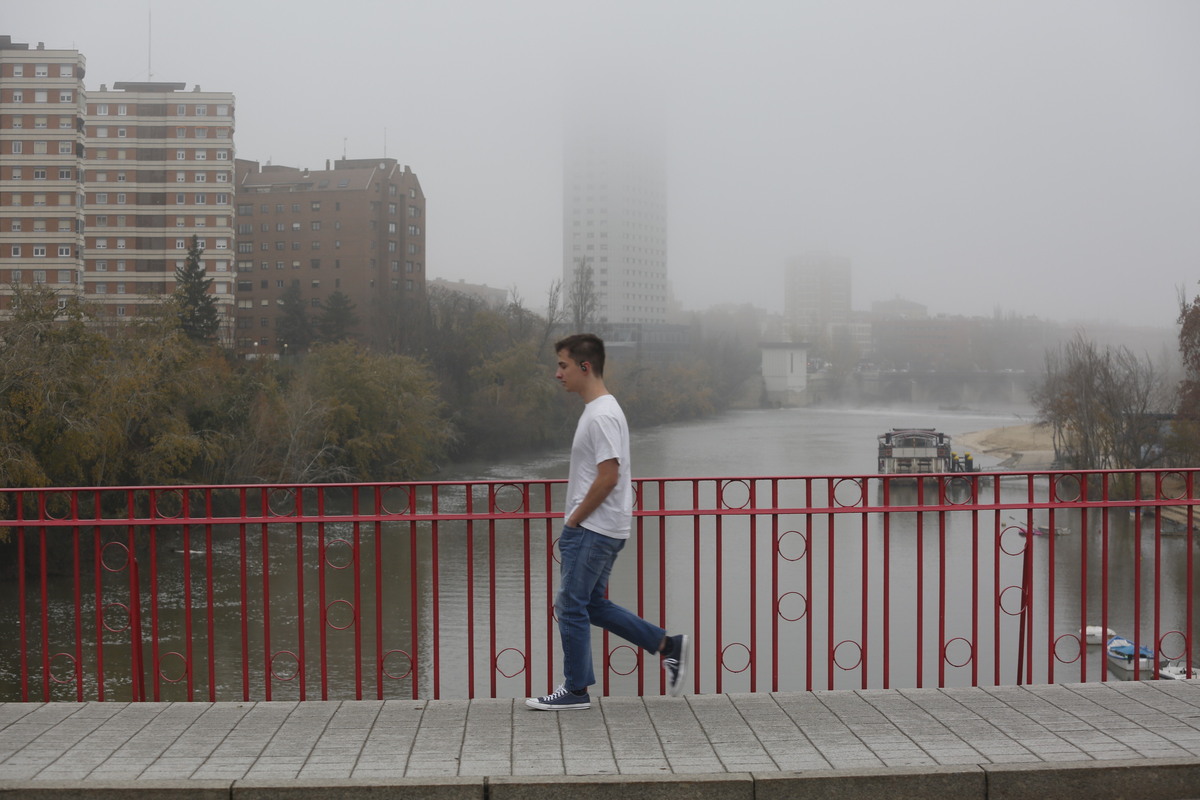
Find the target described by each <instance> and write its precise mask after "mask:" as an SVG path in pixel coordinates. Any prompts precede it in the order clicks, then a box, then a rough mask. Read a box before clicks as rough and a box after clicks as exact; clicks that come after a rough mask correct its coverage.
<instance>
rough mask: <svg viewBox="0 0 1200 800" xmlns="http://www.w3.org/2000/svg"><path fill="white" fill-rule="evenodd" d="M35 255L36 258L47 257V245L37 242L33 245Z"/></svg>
mask: <svg viewBox="0 0 1200 800" xmlns="http://www.w3.org/2000/svg"><path fill="white" fill-rule="evenodd" d="M33 257H34V258H45V257H46V245H44V244H35V245H34V246H33Z"/></svg>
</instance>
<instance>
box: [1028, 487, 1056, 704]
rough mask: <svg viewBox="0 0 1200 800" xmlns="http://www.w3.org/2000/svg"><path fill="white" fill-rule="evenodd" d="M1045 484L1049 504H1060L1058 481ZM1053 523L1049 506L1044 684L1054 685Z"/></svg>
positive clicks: (1054, 595) (1031, 539) (1052, 511)
mask: <svg viewBox="0 0 1200 800" xmlns="http://www.w3.org/2000/svg"><path fill="white" fill-rule="evenodd" d="M1046 483H1047V487H1046V488H1047V494H1048V496H1049V498H1050V502H1051V503H1057V502H1060V498H1059V496H1058V481H1057V480H1055V478H1054V475H1052V474H1050V475H1047V476H1046ZM1054 521H1055V517H1054V506H1053V505H1051V506H1050V508H1049V510H1048V511H1047V512H1046V526H1047V528H1048V530H1047V531H1046V535H1045V536H1044V537H1042V538H1044V539H1046V550H1047V553H1046V682H1047V683H1054V671H1055V670H1054V667H1055V662H1056V661H1058V657H1057V655H1056V653H1055V649H1054V610H1055V608H1057V600H1058V592H1057V589H1058V581H1057V579H1056V575H1055V573H1056V572H1057V571H1058V570H1056V569H1055V565H1056V564H1057V563H1058V562H1057V560H1056V558H1055V555H1054V553H1055V546H1056V544H1057V543H1056V542H1055V539H1057V538H1058V537H1057V536H1056V535H1055V530H1054ZM1029 536H1030V541H1033V528H1032V526H1031V527H1030V529H1029Z"/></svg>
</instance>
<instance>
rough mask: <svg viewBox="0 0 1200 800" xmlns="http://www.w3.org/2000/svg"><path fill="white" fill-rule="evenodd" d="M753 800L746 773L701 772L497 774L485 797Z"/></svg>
mask: <svg viewBox="0 0 1200 800" xmlns="http://www.w3.org/2000/svg"><path fill="white" fill-rule="evenodd" d="M564 797H569V798H571V800H629V798H637V800H676V798H680V797H687V798H697V799H698V800H704V799H705V798H711V799H712V800H754V779H753V778H751V777H750V775H748V774H746V773H736V772H733V773H716V774H701V775H686V774H669V775H562V776H536V777H519V776H511V777H509V776H500V777H495V778H489V779H488V800H561V798H564Z"/></svg>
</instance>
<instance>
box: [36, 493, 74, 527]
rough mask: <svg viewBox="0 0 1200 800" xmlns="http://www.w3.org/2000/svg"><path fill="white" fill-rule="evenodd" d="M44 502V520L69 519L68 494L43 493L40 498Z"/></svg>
mask: <svg viewBox="0 0 1200 800" xmlns="http://www.w3.org/2000/svg"><path fill="white" fill-rule="evenodd" d="M60 498H61V499H60ZM42 499H43V501H44V502H45V504H46V505H45V509H46V519H57V520H63V519H69V518H70V516H71V493H70V492H45V493H44V494H43V496H42Z"/></svg>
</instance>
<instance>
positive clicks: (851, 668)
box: [0, 469, 1200, 701]
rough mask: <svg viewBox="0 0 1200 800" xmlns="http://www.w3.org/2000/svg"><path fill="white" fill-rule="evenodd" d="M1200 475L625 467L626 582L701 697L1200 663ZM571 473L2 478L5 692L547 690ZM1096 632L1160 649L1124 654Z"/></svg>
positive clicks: (606, 644)
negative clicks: (717, 472)
mask: <svg viewBox="0 0 1200 800" xmlns="http://www.w3.org/2000/svg"><path fill="white" fill-rule="evenodd" d="M1195 482H1196V471H1195V470H1191V469H1175V470H1141V471H1132V470H1117V471H1085V472H1078V471H1076V472H1070V471H1048V472H985V473H973V472H972V473H944V474H930V475H921V476H912V475H903V476H894V475H841V476H787V477H782V476H734V477H703V478H695V477H692V478H643V479H637V480H636V481H635V484H636V486H635V488H636V492H637V503H636V510H635V532H634V537H633V540H632V541H631V543H630V544H631V546H630V547H629V548H627V550H626V552H625V554H624V555H623V556H622V557H621V559H620V560H619V561H618V564H617V568H616V569H615V571H614V573H613V577H612V582H611V585H610V595H611V596H612V597H613V599H614V600H616V601H617V602H619V603H621V604H622V605H626V606H627V607H629V608H631V609H633V610H635V611H636V612H637V613H639V614H640V615H642V616H644V617H646V618H647V619H650V620H651V621H654V622H658V623H659V624H662V625H664V627H667V628H668V629H669V630H671V631H682V632H689V633H690V634H691V635H692V637H693V643H694V648H693V664H692V669H691V672H690V675H689V678H688V682H689V685H690V688H691V689H692V690H693V691H696V692H726V691H750V692H754V691H780V690H813V689H830V688H860V687H861V688H893V687H903V686H914V687H921V686H968V685H970V686H975V685H981V684H992V685H1000V684H1006V683H1028V682H1057V681H1064V680H1069V681H1079V680H1082V681H1087V680H1109V679H1112V678H1114V677H1119V678H1130V677H1131V678H1142V679H1150V678H1156V677H1157V678H1165V677H1168V675H1174V674H1176V673H1177V672H1178V670H1168V669H1167V668H1166V665H1167V664H1168V662H1178V665H1179V666H1181V667H1182V669H1184V670H1186V672H1185V673H1184V674H1190V671H1191V670H1192V669H1193V667H1194V665H1193V649H1194V644H1195V642H1196V635H1197V628H1196V604H1197V598H1196V593H1195V590H1194V588H1193V587H1194V583H1195V581H1194V560H1195V544H1196V542H1195V533H1194V523H1195V522H1196V519H1195V515H1196V513H1197V512H1196V505H1197V503H1198V502H1200V501H1198V500H1197V499H1196V486H1195ZM563 490H564V483H563V482H562V481H557V480H513V481H469V482H414V483H360V484H321V485H271V486H266V485H257V484H255V485H243V486H157V487H111V488H109V487H103V488H97V487H93V488H24V489H3V490H0V552H3V553H5V554H6V555H5V558H4V566H0V575H3V579H2V580H0V604H2V605H3V607H4V608H5V609H8V611H6V613H4V614H3V615H0V636H3V637H5V638H6V639H7V640H8V641H9V642H10V643H11V646H10V647H7V648H4V650H3V655H0V700H9V701H13V700H20V701H33V700H37V701H48V700H73V701H83V700H88V699H95V700H113V699H117V700H135V701H141V700H176V701H192V700H206V701H216V700H233V699H242V700H252V699H266V700H272V699H299V700H310V699H330V698H365V697H374V698H393V697H411V698H424V697H427V698H445V697H478V696H489V697H511V696H522V695H529V694H536V693H542V692H543V691H546V690H548V689H550V688H553V685H555V684H556V682H557V680H558V674H559V670H560V669H561V660H560V651H559V647H558V643H557V626H556V624H555V620H554V610H553V600H554V591H555V584H556V577H557V561H556V548H555V543H556V541H557V536H558V532H559V529H560V527H561V518H562V512H561V509H562V501H563V498H562V493H563ZM1089 629H1094V631H1093V636H1092V637H1091V638H1093V639H1096V640H1097V641H1100V644H1093V645H1089V644H1088V636H1087V632H1088V630H1089ZM1110 629H1111V630H1112V632H1113V633H1117V634H1120V635H1121V636H1123V637H1125V638H1127V639H1129V640H1130V641H1131V642H1133V643H1136V644H1138V645H1141V646H1145V647H1146V648H1148V650H1149V651H1150V653H1151V655H1150V656H1149V657H1146V658H1143V659H1137V658H1135V659H1133V660H1132V661H1131V662H1129V663H1128V665H1127V666H1128V667H1129V669H1128V670H1125V669H1123V665H1122V663H1121V662H1120V661H1119V659H1117V658H1116V657H1115V656H1114V657H1113V658H1109V657H1108V656H1107V653H1106V648H1105V645H1104V643H1103V640H1104V639H1107V638H1108V636H1107V632H1108V631H1109V630H1110ZM595 642H596V644H597V647H596V648H595V652H596V659H597V666H598V667H599V668H600V669H599V670H598V675H600V676H601V677H600V681H601V686H600V687H598V688H599V689H600V690H601V691H602V692H603V693H605V694H645V693H657V692H661V691H663V689H664V683H663V680H664V679H663V677H662V673H661V671H660V670H658V669H657V664H656V661H657V659H655V658H654V657H653V656H650V655H648V654H646V653H643V652H640V651H637V650H636V649H635V648H634V647H633V646H631V645H629V644H628V643H625V642H623V641H622V640H620V639H617V638H616V637H612V636H610V635H608V634H606V633H602V632H600V631H597V632H596V634H595ZM1196 666H1200V665H1196Z"/></svg>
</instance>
